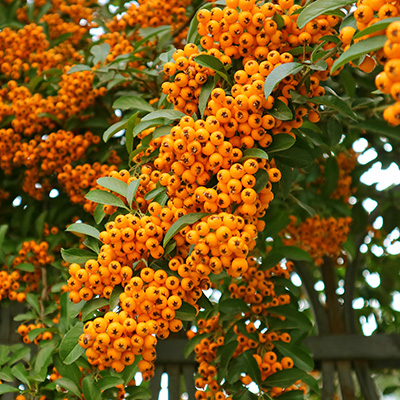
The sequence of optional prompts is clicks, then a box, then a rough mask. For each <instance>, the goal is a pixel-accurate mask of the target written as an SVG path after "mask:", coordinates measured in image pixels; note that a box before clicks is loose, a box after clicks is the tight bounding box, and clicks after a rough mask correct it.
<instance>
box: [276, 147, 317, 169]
mask: <svg viewBox="0 0 400 400" xmlns="http://www.w3.org/2000/svg"><path fill="white" fill-rule="evenodd" d="M275 157H276V159H278V158H279V160H280V161H282V162H283V163H284V164H286V165H289V166H291V167H298V168H305V167H308V166H309V165H311V164H312V163H313V162H314V159H313V157H312V156H311V154H310V153H309V152H307V151H305V150H303V149H299V148H294V147H292V148H290V149H288V150H284V151H281V152H280V153H279V154H277V155H276V156H275Z"/></svg>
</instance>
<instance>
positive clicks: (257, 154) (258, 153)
mask: <svg viewBox="0 0 400 400" xmlns="http://www.w3.org/2000/svg"><path fill="white" fill-rule="evenodd" d="M249 158H262V159H264V160H269V157H268V154H267V153H266V152H265V151H264V150H261V149H258V148H253V149H247V150H245V151H244V152H243V157H242V158H241V159H240V160H239V162H241V161H245V160H248V159H249Z"/></svg>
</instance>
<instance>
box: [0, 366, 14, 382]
mask: <svg viewBox="0 0 400 400" xmlns="http://www.w3.org/2000/svg"><path fill="white" fill-rule="evenodd" d="M0 379H1V380H2V381H6V382H12V381H13V380H14V376H13V374H12V372H11V368H10V367H9V366H7V367H4V368H2V369H1V371H0Z"/></svg>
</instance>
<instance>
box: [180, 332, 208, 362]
mask: <svg viewBox="0 0 400 400" xmlns="http://www.w3.org/2000/svg"><path fill="white" fill-rule="evenodd" d="M210 336H211V333H208V332H206V333H199V334H196V336H194V337H193V338H192V339H190V340H189V341H188V342H187V344H186V346H185V351H184V355H185V358H188V357H189V356H190V355H191V354H192V352H193V351H194V348H195V347H196V345H198V344H199V343H200V342H201V341H202V340H203V339H207V338H209V337H210Z"/></svg>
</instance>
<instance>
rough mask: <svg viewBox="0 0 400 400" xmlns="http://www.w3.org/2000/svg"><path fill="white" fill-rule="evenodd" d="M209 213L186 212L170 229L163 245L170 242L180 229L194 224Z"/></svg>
mask: <svg viewBox="0 0 400 400" xmlns="http://www.w3.org/2000/svg"><path fill="white" fill-rule="evenodd" d="M207 215H210V214H209V213H190V214H186V215H184V216H183V217H181V218H179V219H178V220H177V221H175V222H174V223H173V224H172V225H171V227H170V228H169V229H168V231H167V234H166V235H165V237H164V242H163V247H165V246H166V245H167V244H168V242H169V241H170V240H171V239H172V238H173V237H174V236H175V235H176V234H177V233H178V232H179V231H180V230H182V229H183V228H185V227H186V226H188V225H191V224H194V223H195V222H197V221H198V220H200V219H202V218H203V217H206V216H207Z"/></svg>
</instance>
